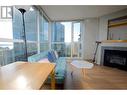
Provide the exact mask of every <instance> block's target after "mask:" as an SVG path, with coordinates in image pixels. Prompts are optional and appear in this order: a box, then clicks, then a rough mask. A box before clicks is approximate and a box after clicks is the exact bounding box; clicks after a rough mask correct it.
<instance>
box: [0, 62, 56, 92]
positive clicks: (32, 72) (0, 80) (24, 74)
mask: <svg viewBox="0 0 127 95" xmlns="http://www.w3.org/2000/svg"><path fill="white" fill-rule="evenodd" d="M34 63H35V64H34ZM34 63H32V64H30V63H28V62H15V63H11V64H9V65H6V66H2V67H0V90H8V89H14V90H16V89H40V87H41V86H42V85H43V83H44V82H45V80H46V79H47V77H48V76H49V74H50V73H51V72H52V71H53V69H54V68H55V64H51V63H43V64H42V63H36V62H34Z"/></svg>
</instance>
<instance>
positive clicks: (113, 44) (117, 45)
mask: <svg viewBox="0 0 127 95" xmlns="http://www.w3.org/2000/svg"><path fill="white" fill-rule="evenodd" d="M102 47H111V48H112V49H113V48H114V49H115V47H117V48H118V47H119V48H120V47H121V48H122V47H124V49H127V43H101V44H100V46H99V48H98V53H97V57H96V60H97V62H96V63H97V64H99V65H101V64H102V57H103V55H102V53H103V51H102Z"/></svg>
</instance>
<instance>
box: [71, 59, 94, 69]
mask: <svg viewBox="0 0 127 95" xmlns="http://www.w3.org/2000/svg"><path fill="white" fill-rule="evenodd" d="M71 64H72V65H73V66H74V67H76V68H87V69H90V68H92V67H93V66H94V65H93V63H90V62H88V61H84V60H73V61H72V62H71Z"/></svg>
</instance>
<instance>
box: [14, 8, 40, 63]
mask: <svg viewBox="0 0 127 95" xmlns="http://www.w3.org/2000/svg"><path fill="white" fill-rule="evenodd" d="M31 8H33V7H31ZM37 14H38V11H37V10H36V9H35V8H33V10H32V11H31V10H28V11H26V12H25V14H24V19H25V34H26V42H27V55H28V56H31V55H33V54H36V53H37ZM22 21H23V20H22V14H21V12H20V11H19V10H18V9H16V8H15V7H14V8H13V39H14V55H15V61H20V60H21V61H23V60H26V58H25V44H24V41H23V40H24V37H23V36H24V34H23V22H22Z"/></svg>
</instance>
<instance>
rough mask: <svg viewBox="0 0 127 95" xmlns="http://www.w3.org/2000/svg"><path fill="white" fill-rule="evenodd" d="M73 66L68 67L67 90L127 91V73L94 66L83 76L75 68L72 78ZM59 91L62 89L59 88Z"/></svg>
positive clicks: (65, 87) (45, 87) (65, 85)
mask: <svg viewBox="0 0 127 95" xmlns="http://www.w3.org/2000/svg"><path fill="white" fill-rule="evenodd" d="M71 71H72V66H71V65H70V64H69V63H68V65H67V76H66V80H65V84H64V89H65V90H67V89H68V90H73V89H77V90H79V89H82V90H83V89H91V90H94V89H104V90H105V89H106V90H108V89H111V90H112V89H127V71H122V70H119V69H115V68H110V67H105V66H94V68H92V69H87V70H86V74H85V75H84V77H83V75H82V72H81V71H80V69H76V68H73V71H74V73H73V76H71ZM48 87H50V86H49V85H45V86H43V87H42V89H50V88H48ZM57 89H61V88H59V87H57Z"/></svg>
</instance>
